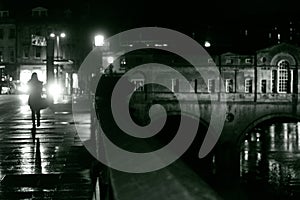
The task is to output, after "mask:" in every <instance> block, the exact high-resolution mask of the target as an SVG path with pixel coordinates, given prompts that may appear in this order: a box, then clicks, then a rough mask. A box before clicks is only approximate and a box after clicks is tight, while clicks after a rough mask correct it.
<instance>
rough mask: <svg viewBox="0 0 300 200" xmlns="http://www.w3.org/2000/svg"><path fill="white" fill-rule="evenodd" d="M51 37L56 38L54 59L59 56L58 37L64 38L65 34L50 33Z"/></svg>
mask: <svg viewBox="0 0 300 200" xmlns="http://www.w3.org/2000/svg"><path fill="white" fill-rule="evenodd" d="M50 37H51V38H56V59H59V58H60V38H65V37H66V34H65V33H64V32H61V33H50Z"/></svg>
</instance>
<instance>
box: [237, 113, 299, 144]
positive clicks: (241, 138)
mask: <svg viewBox="0 0 300 200" xmlns="http://www.w3.org/2000/svg"><path fill="white" fill-rule="evenodd" d="M271 119H288V120H298V121H300V116H295V115H291V114H286V113H273V114H268V115H265V116H262V117H260V118H259V119H255V120H254V121H252V122H250V123H249V125H248V126H247V127H246V128H245V129H244V130H243V131H242V132H241V133H240V134H239V136H238V138H237V142H236V144H237V147H238V149H240V147H241V145H242V143H243V141H244V140H245V137H246V133H248V132H249V131H251V130H253V129H254V128H255V127H257V126H258V125H259V124H261V123H263V122H266V121H269V120H271Z"/></svg>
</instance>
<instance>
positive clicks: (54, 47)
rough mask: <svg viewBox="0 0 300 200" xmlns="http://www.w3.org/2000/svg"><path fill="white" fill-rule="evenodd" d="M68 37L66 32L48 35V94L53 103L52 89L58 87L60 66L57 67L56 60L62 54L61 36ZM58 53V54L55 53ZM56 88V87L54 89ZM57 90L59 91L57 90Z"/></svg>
mask: <svg viewBox="0 0 300 200" xmlns="http://www.w3.org/2000/svg"><path fill="white" fill-rule="evenodd" d="M64 37H66V34H65V33H63V32H62V33H59V34H58V33H50V35H49V36H48V37H47V70H46V71H47V96H48V98H49V100H50V101H51V103H53V96H52V95H51V93H53V91H52V90H56V89H58V88H57V87H59V86H58V85H57V79H58V70H59V69H58V67H55V61H56V62H58V61H59V60H61V56H60V38H64ZM55 54H56V55H55ZM54 88H56V89H54ZM55 92H57V91H55Z"/></svg>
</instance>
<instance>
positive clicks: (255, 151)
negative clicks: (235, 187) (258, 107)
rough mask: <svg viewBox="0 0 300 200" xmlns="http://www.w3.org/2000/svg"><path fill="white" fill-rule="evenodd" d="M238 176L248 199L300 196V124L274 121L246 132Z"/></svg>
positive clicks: (298, 197)
mask: <svg viewBox="0 0 300 200" xmlns="http://www.w3.org/2000/svg"><path fill="white" fill-rule="evenodd" d="M240 177H241V181H242V185H243V187H244V188H246V189H245V191H248V193H249V194H250V195H249V199H256V200H257V199H263V198H266V197H268V199H300V123H299V122H298V123H274V124H271V125H269V126H264V127H257V128H255V129H254V130H253V131H252V132H251V133H249V134H247V135H246V138H245V141H244V144H243V146H242V149H241V153H240ZM258 191H259V192H258ZM260 192H262V194H259V193H260Z"/></svg>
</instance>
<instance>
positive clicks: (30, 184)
mask: <svg viewBox="0 0 300 200" xmlns="http://www.w3.org/2000/svg"><path fill="white" fill-rule="evenodd" d="M24 99H25V100H26V101H25V100H24ZM0 110H1V112H2V113H4V114H2V113H1V114H0V161H1V162H0V181H1V182H0V199H1V200H2V199H7V200H8V199H90V197H91V195H92V188H91V177H90V172H89V167H90V161H91V157H90V156H89V153H88V152H87V151H86V150H85V148H84V147H83V144H82V141H81V140H80V139H79V137H78V135H77V134H76V129H75V126H74V122H73V118H72V115H71V114H70V112H69V113H63V114H62V115H54V112H52V111H51V110H50V109H49V108H48V109H45V110H42V112H41V126H40V127H38V128H36V129H32V125H31V111H30V109H29V106H28V105H27V98H26V97H23V98H20V97H19V98H17V97H13V96H12V97H7V99H4V100H3V99H2V104H0Z"/></svg>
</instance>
